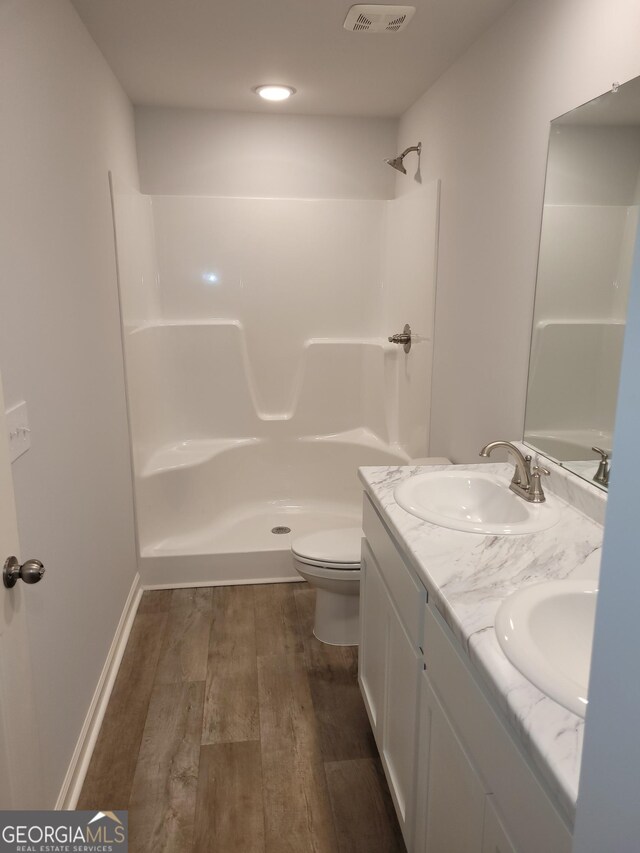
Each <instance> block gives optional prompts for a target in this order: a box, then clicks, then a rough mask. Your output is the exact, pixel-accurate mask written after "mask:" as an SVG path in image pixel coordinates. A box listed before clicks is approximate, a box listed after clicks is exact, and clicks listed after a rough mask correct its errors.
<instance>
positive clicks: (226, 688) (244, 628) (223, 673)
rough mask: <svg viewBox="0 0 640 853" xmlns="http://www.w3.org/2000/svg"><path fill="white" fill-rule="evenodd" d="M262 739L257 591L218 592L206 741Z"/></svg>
mask: <svg viewBox="0 0 640 853" xmlns="http://www.w3.org/2000/svg"><path fill="white" fill-rule="evenodd" d="M259 738H260V721H259V712H258V661H257V654H256V623H255V606H254V598H253V588H252V587H250V586H221V587H218V588H217V589H215V590H214V597H213V610H212V620H211V633H210V636H209V654H208V664H207V685H206V695H205V700H204V720H203V724H202V743H203V744H205V743H237V742H238V741H243V740H258V739H259Z"/></svg>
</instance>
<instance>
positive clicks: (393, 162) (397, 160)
mask: <svg viewBox="0 0 640 853" xmlns="http://www.w3.org/2000/svg"><path fill="white" fill-rule="evenodd" d="M412 151H417V152H418V157H420V153H421V152H422V142H418V144H417V145H412V146H411V147H410V148H405V150H404V151H403V152H402V154H398V156H397V157H393V158H389V159H388V160H385V161H384V162H385V163H388V164H389V165H390V166H391V167H393V168H394V169H397V170H398V172H402V174H403V175H406V174H407V170H406V169H405V167H404V163H403V162H402V161H403V160H404V158H405V157H406V156H407V154H410V153H411V152H412Z"/></svg>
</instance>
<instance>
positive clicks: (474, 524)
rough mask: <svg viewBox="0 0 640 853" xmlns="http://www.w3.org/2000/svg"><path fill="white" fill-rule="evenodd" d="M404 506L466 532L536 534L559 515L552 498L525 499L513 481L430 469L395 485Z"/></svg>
mask: <svg viewBox="0 0 640 853" xmlns="http://www.w3.org/2000/svg"><path fill="white" fill-rule="evenodd" d="M394 497H395V499H396V503H398V504H399V505H400V506H401V507H402V509H404V510H406V511H407V512H410V513H411V514H412V515H415V516H417V517H418V518H421V519H422V520H423V521H430V522H431V523H432V524H438V525H440V526H441V527H448V528H450V529H452V530H462V531H465V532H468V533H484V534H488V535H501V534H516V533H535V532H537V531H539V530H546V529H547V528H548V527H552V526H553V525H554V524H555V523H556V521H557V520H558V512H557V509H556V508H555V507H554V505H553V499H551V500H549V499H547V501H546V502H545V503H541V504H534V503H527V501H525V500H524V499H523V498H521V497H519V496H518V495H516V494H514V493H513V492H512V491H510V490H509V481H508V480H506V479H503V478H502V477H496V476H495V475H494V474H485V473H483V472H481V471H455V470H448V471H432V472H427V473H425V474H417V475H416V476H415V477H409V479H408V480H404V481H403V482H402V483H400V484H399V485H398V486H396V489H395V492H394Z"/></svg>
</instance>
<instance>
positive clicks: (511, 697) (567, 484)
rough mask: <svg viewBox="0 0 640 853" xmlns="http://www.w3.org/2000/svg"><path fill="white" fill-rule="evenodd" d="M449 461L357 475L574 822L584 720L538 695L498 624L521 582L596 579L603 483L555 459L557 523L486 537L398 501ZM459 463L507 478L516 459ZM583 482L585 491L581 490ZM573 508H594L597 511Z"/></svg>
mask: <svg viewBox="0 0 640 853" xmlns="http://www.w3.org/2000/svg"><path fill="white" fill-rule="evenodd" d="M545 464H549V463H546V462H545ZM447 467H451V466H446V465H439V466H430V467H428V468H427V467H375V468H373V467H371V468H361V469H360V479H361V481H362V482H363V484H364V486H365V489H366V491H367V493H368V494H369V496H370V497H371V499H372V500H373V502H374V504H375V506H376V508H377V510H378V511H379V512H380V513H381V515H383V517H384V518H385V521H386V523H387V526H388V527H389V528H390V530H391V532H392V533H393V535H394V537H395V539H396V542H397V544H398V546H399V547H400V549H401V550H402V551H403V552H404V554H405V556H406V557H407V560H408V562H409V563H410V564H411V565H412V566H413V568H414V569H415V571H416V573H417V575H418V577H419V578H420V580H421V581H422V582H423V583H424V585H425V587H426V588H427V590H428V592H429V596H430V601H431V602H432V603H433V604H435V606H436V607H437V608H438V610H439V611H440V613H441V615H442V616H443V618H444V619H445V621H446V622H447V624H448V625H449V627H450V628H451V630H452V631H453V633H454V635H455V637H456V638H457V640H458V641H459V643H460V644H461V646H462V648H463V650H464V651H465V652H466V653H467V655H468V656H469V658H470V660H471V662H472V664H473V666H474V667H475V668H476V670H477V671H478V673H479V675H480V677H481V678H482V680H483V682H484V683H485V685H486V687H487V688H488V690H489V691H490V693H491V694H492V695H493V696H494V698H495V700H496V702H497V704H498V705H499V706H500V707H501V708H502V710H503V712H504V713H505V714H506V716H507V719H508V720H509V722H510V724H511V726H512V728H513V729H514V730H515V733H516V735H517V736H518V737H519V739H520V742H521V744H522V746H523V748H524V750H525V751H526V752H527V753H528V754H529V755H530V757H531V759H532V761H533V762H534V763H535V765H536V766H537V768H538V770H539V772H540V774H541V775H542V776H543V777H544V779H545V781H546V782H547V784H548V786H549V788H550V790H551V791H552V792H553V793H554V794H555V795H556V796H557V798H558V802H559V804H560V806H561V808H562V809H563V810H564V811H565V813H566V815H567V817H568V818H569V819H570V820H571V821H572V820H573V815H574V812H575V803H576V799H577V792H578V781H579V774H580V759H581V755H582V735H583V727H584V721H583V720H582V719H580V718H579V717H577V716H576V715H575V714H573V713H571V712H570V711H567V710H565V709H564V708H563V707H562V706H561V705H559V704H558V703H557V702H555V701H554V700H553V699H550V698H549V697H548V696H546V695H545V694H544V693H541V692H540V691H539V690H538V689H537V688H536V687H535V686H534V685H533V684H532V683H531V682H530V681H529V680H528V679H526V678H525V677H524V676H523V675H521V674H520V672H519V671H518V670H517V669H516V668H515V667H514V666H513V665H512V664H511V663H510V662H509V661H508V660H507V658H506V657H505V655H504V653H503V652H502V649H501V648H500V646H499V644H498V640H497V637H496V634H495V631H494V628H493V622H494V617H495V613H496V610H497V609H498V607H499V605H500V604H501V602H502V601H503V600H504V599H505V598H506V597H507V596H508V595H509V594H510V593H512V592H515V591H516V590H517V589H520V588H522V587H524V586H528V585H531V584H534V583H539V582H541V581H544V580H549V579H553V578H567V577H576V578H593V579H595V578H597V577H598V574H599V569H600V549H601V545H602V535H603V528H602V525H601V524H599V523H597V522H596V521H595V520H593V518H594V517H595V518H600V519H601V518H602V516H603V509H604V503H603V501H604V498H603V497H600V496H599V495H600V493H599V490H595V489H594V488H593V487H591V486H589V485H588V484H583V483H582V482H581V481H580V480H579V479H578V478H577V477H575V476H572V475H571V474H569V473H568V472H566V471H563V469H562V468H560V466H557V465H553V464H549V467H550V468H551V471H552V474H551V476H550V477H547V478H545V483H544V485H545V491H547V493H549V492H555V494H553V497H554V499H556V500H557V501H558V502H559V505H560V507H561V516H560V520H559V522H558V523H557V524H556V525H555V526H554V527H552V528H549V529H548V530H544V531H542V532H540V533H532V534H524V535H516V536H484V535H480V534H476V533H460V532H458V531H455V530H449V529H446V528H444V527H438V526H436V525H433V524H430V523H428V522H426V521H421V520H420V519H418V518H416V517H414V516H413V515H410V514H409V513H408V512H405V510H403V509H401V507H400V506H398V504H397V503H396V502H395V500H394V497H393V492H394V489H395V487H396V486H397V485H398V483H400V482H401V481H402V480H404V479H406V478H407V477H411V476H414V475H415V474H420V473H423V472H425V471H435V470H444V469H446V468H447ZM456 467H458V468H461V469H462V468H465V469H471V470H473V469H476V470H477V469H482V470H483V471H485V472H494V473H496V474H502V475H503V476H505V477H508V478H509V479H510V477H511V473H512V471H513V465H512V464H507V463H496V464H487V465H461V466H456ZM567 478H571V479H570V480H567ZM585 488H586V489H588V490H589V491H587V492H584V491H583V489H585ZM593 493H597V494H593ZM558 495H561V496H562V498H564V501H566V500H567V499H568V498H569V499H571V502H572V506H569V504H567V503H565V502H564V501H563V500H560V497H558ZM575 505H578V506H580V507H581V509H583V510H585V509H586V510H587V511H590V510H594V511H592V512H591V513H590V514H591V515H592V517H588V516H587V515H584V514H582V512H579V511H578V510H576V509H575V508H574V506H575Z"/></svg>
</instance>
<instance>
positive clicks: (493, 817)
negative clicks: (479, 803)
mask: <svg viewBox="0 0 640 853" xmlns="http://www.w3.org/2000/svg"><path fill="white" fill-rule="evenodd" d="M482 853H516V848H515V847H514V846H513V844H512V843H511V841H510V839H509V836H508V835H507V833H506V831H505V828H504V827H503V825H502V823H501V821H500V818H499V817H498V815H497V813H496V810H495V808H494V805H493V797H492V796H491V795H490V794H489V795H488V796H487V800H486V803H485V811H484V833H483V836H482Z"/></svg>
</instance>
